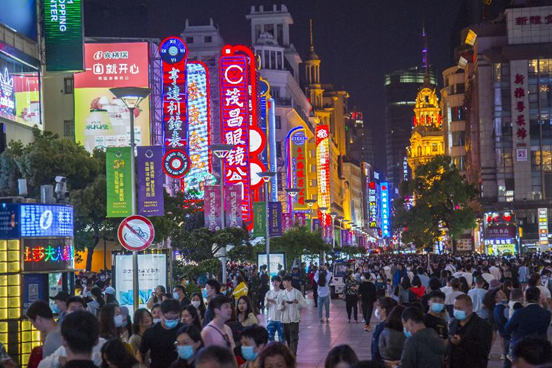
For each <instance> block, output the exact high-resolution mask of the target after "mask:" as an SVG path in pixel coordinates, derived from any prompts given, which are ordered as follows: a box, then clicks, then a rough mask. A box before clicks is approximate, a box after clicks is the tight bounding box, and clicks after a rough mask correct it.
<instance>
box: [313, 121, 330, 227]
mask: <svg viewBox="0 0 552 368" xmlns="http://www.w3.org/2000/svg"><path fill="white" fill-rule="evenodd" d="M329 137H330V128H329V127H328V126H327V125H318V126H317V127H316V160H317V165H318V166H317V168H318V173H317V178H318V206H319V207H326V208H330V141H329ZM318 218H319V219H322V218H323V214H322V212H321V211H318ZM322 225H323V226H331V220H330V216H329V215H326V218H324V222H323V224H322Z"/></svg>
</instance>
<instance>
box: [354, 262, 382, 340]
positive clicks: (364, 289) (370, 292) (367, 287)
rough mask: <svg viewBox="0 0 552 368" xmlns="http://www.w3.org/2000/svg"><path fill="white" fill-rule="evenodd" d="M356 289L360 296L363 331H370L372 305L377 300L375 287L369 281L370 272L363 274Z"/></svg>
mask: <svg viewBox="0 0 552 368" xmlns="http://www.w3.org/2000/svg"><path fill="white" fill-rule="evenodd" d="M361 279H362V282H361V283H360V287H359V289H358V294H359V295H360V301H361V307H362V315H363V316H364V331H370V330H371V328H370V319H371V318H372V312H373V311H374V303H375V302H376V300H377V295H376V285H374V284H373V283H372V282H371V281H370V272H365V273H364V275H363V276H362V278H361Z"/></svg>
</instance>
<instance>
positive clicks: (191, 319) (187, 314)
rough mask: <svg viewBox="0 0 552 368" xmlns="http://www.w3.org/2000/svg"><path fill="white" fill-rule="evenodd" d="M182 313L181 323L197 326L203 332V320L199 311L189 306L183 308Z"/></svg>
mask: <svg viewBox="0 0 552 368" xmlns="http://www.w3.org/2000/svg"><path fill="white" fill-rule="evenodd" d="M180 312H181V313H180V322H182V323H184V324H185V325H192V326H195V327H197V328H198V329H199V330H200V331H201V319H200V318H199V314H198V313H197V309H196V308H195V307H194V306H193V305H191V304H189V305H187V306H185V307H182V308H181V309H180Z"/></svg>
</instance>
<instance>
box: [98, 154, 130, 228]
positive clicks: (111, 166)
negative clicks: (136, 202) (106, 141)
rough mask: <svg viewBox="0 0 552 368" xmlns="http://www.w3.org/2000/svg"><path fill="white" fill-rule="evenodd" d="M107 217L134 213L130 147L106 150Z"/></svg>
mask: <svg viewBox="0 0 552 368" xmlns="http://www.w3.org/2000/svg"><path fill="white" fill-rule="evenodd" d="M105 162H106V181H107V217H128V216H130V215H132V187H131V179H130V175H132V173H131V171H130V147H112V148H108V149H107V150H106V154H105Z"/></svg>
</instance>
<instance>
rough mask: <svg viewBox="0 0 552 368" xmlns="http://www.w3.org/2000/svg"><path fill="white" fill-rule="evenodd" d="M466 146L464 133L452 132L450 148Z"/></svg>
mask: <svg viewBox="0 0 552 368" xmlns="http://www.w3.org/2000/svg"><path fill="white" fill-rule="evenodd" d="M465 145H466V132H464V131H461V132H452V146H453V147H458V146H465Z"/></svg>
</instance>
